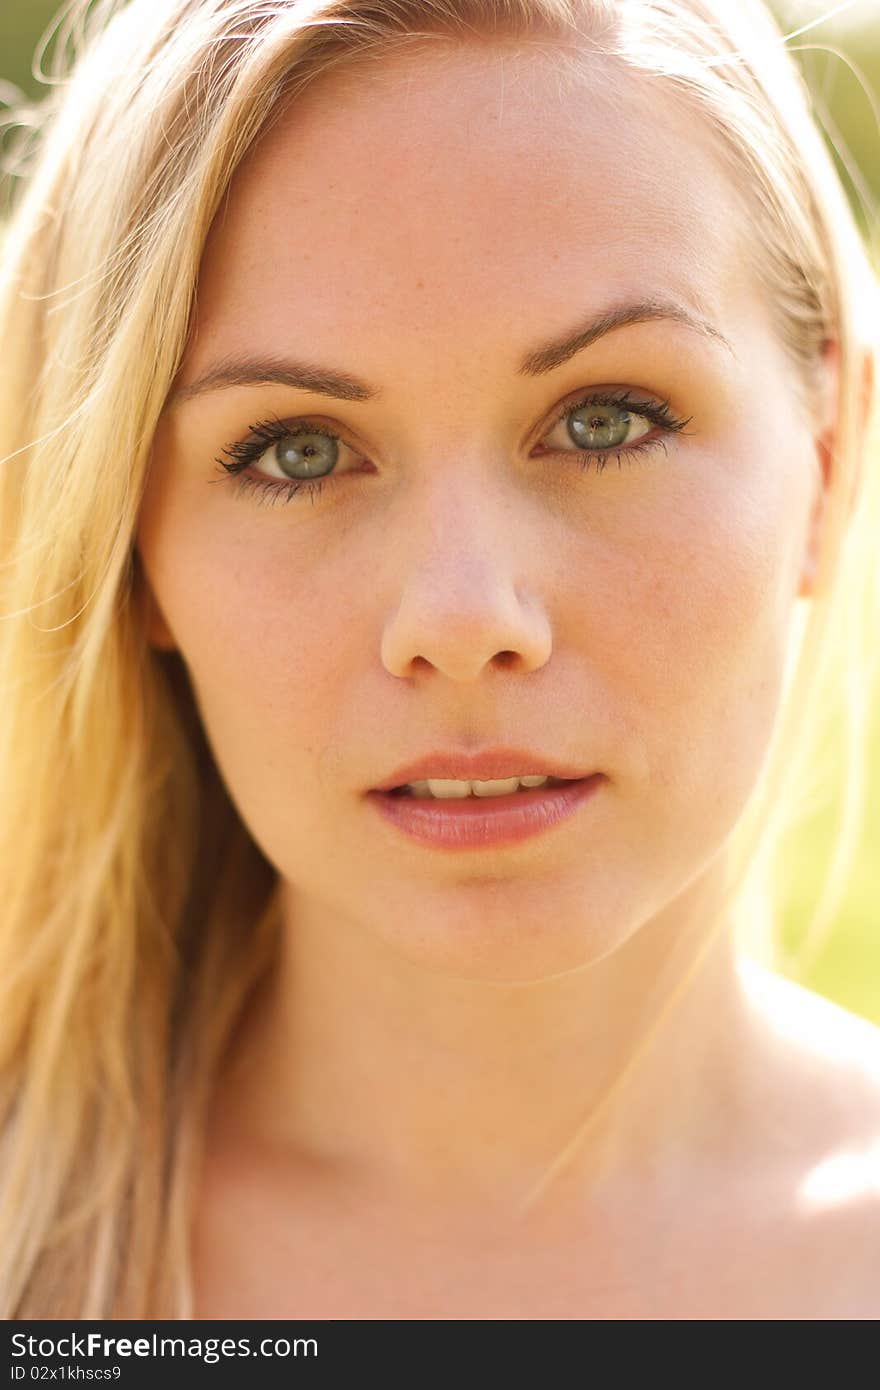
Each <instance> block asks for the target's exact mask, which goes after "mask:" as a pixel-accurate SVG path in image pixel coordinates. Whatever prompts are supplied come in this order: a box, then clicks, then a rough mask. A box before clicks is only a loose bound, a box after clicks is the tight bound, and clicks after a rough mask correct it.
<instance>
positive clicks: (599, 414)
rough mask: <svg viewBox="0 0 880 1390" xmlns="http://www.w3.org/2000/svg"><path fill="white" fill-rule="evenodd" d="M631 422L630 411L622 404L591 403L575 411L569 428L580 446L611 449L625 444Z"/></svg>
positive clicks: (582, 447)
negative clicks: (621, 405)
mask: <svg viewBox="0 0 880 1390" xmlns="http://www.w3.org/2000/svg"><path fill="white" fill-rule="evenodd" d="M579 417H582V418H579ZM631 423H632V416H631V415H630V413H629V411H628V410H622V409H621V407H620V406H617V405H595V404H592V403H590V404H588V405H584V406H581V407H580V409H579V410H577V411H575V412H574V413H573V415H572V416H571V419H570V423H569V427H568V428H569V431H570V433H571V437H572V439H573V440H574V442H575V443H576V444H577V445H578V447H579V448H581V449H610V448H614V446H615V444H623V442H624V440H625V439H626V436H627V433H628V431H629V427H630V425H631Z"/></svg>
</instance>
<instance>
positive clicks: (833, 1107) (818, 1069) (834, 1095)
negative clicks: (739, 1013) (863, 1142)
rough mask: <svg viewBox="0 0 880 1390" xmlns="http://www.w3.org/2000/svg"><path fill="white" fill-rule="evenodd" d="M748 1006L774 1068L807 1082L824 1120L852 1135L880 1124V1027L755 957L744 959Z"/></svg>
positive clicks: (795, 1081)
mask: <svg viewBox="0 0 880 1390" xmlns="http://www.w3.org/2000/svg"><path fill="white" fill-rule="evenodd" d="M739 969H740V979H741V981H742V984H743V991H744V996H745V999H746V1002H747V1007H748V1009H749V1011H750V1013H751V1016H752V1020H753V1022H754V1024H755V1030H756V1034H757V1036H759V1037H761V1039H762V1048H763V1052H764V1058H763V1059H762V1060H764V1061H766V1062H768V1063H769V1064H770V1068H771V1071H770V1074H771V1076H772V1075H775V1074H776V1072H777V1069H781V1070H782V1071H783V1072H784V1073H786V1076H785V1080H786V1082H787V1084H788V1085H790V1086H794V1087H795V1090H796V1093H798V1092H799V1091H800V1088H801V1087H802V1086H804V1087H808V1088H809V1090H810V1092H811V1094H812V1097H813V1102H814V1105H816V1106H819V1107H820V1108H822V1109H823V1110H824V1112H825V1119H826V1120H827V1121H831V1120H832V1119H833V1116H834V1115H836V1116H837V1117H838V1121H837V1122H838V1123H839V1124H840V1125H842V1126H843V1127H844V1128H845V1129H847V1130H849V1129H850V1128H852V1130H853V1134H855V1132H857V1131H859V1130H860V1129H863V1130H864V1132H865V1134H866V1135H871V1134H872V1133H873V1134H874V1135H875V1136H876V1134H877V1126H878V1124H880V1028H878V1027H877V1026H876V1025H875V1024H873V1023H870V1022H869V1021H868V1020H867V1019H864V1018H861V1017H859V1015H857V1014H853V1013H850V1012H849V1011H848V1010H847V1009H843V1008H841V1007H840V1006H839V1005H838V1004H834V1003H832V1002H831V1001H830V1000H829V999H825V998H824V997H823V996H822V995H820V994H816V993H814V992H813V991H812V990H809V989H805V988H804V987H803V986H802V985H798V984H795V983H794V982H793V981H791V980H788V979H785V978H784V977H783V976H782V975H778V974H776V973H774V972H773V971H770V970H767V969H765V968H764V967H762V966H760V965H757V964H755V963H754V962H752V961H749V960H742V961H741V962H740V967H739Z"/></svg>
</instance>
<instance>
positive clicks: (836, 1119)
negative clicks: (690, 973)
mask: <svg viewBox="0 0 880 1390" xmlns="http://www.w3.org/2000/svg"><path fill="white" fill-rule="evenodd" d="M742 979H743V984H744V988H745V997H746V1000H747V1006H748V1008H749V1010H750V1011H752V1017H753V1021H754V1025H755V1028H754V1035H755V1036H756V1037H757V1038H758V1039H759V1045H758V1047H757V1049H756V1054H755V1057H756V1072H757V1084H758V1086H759V1087H760V1089H761V1094H762V1106H761V1111H762V1115H763V1120H762V1130H761V1136H760V1142H759V1149H760V1150H762V1151H763V1154H764V1155H765V1156H766V1159H767V1161H768V1168H769V1170H770V1171H773V1172H775V1174H776V1175H777V1176H778V1177H780V1178H781V1179H782V1182H783V1185H784V1186H783V1188H782V1191H783V1192H784V1193H785V1196H784V1197H783V1199H782V1201H781V1202H780V1203H779V1206H778V1208H777V1211H778V1213H779V1216H780V1219H781V1227H782V1231H781V1233H782V1234H784V1242H785V1244H786V1245H787V1247H788V1250H789V1254H790V1256H792V1257H793V1259H792V1260H791V1261H790V1266H789V1267H790V1268H792V1269H795V1270H798V1271H800V1273H801V1274H802V1275H803V1278H804V1281H805V1283H806V1285H807V1289H808V1290H813V1291H816V1290H819V1289H822V1290H824V1291H825V1292H823V1294H822V1297H821V1300H820V1306H821V1307H822V1308H823V1310H824V1309H827V1311H822V1312H820V1313H818V1314H813V1315H817V1316H825V1317H828V1316H830V1317H843V1318H871V1319H873V1318H877V1317H880V1289H878V1284H877V1269H878V1265H880V1029H878V1028H877V1027H875V1026H874V1025H873V1024H872V1023H869V1022H868V1021H867V1020H865V1019H863V1018H860V1017H858V1016H857V1015H854V1014H852V1013H849V1012H848V1011H847V1010H846V1009H842V1008H840V1007H839V1006H838V1005H836V1004H833V1003H831V1002H830V1001H829V1000H827V999H824V998H822V997H821V996H820V995H817V994H815V993H813V992H812V991H811V990H808V989H804V988H803V987H801V986H800V985H797V984H794V983H792V982H791V981H789V980H786V979H784V978H782V977H781V976H779V975H776V974H773V973H772V972H770V971H767V970H764V969H762V968H761V967H758V966H755V965H752V964H747V965H745V966H744V967H743V968H742ZM756 1158H757V1161H758V1162H759V1163H760V1162H761V1158H760V1154H758V1155H756ZM776 1190H777V1192H779V1191H780V1189H779V1188H776ZM799 1278H800V1275H795V1282H797V1281H798V1279H799ZM828 1291H833V1296H832V1294H831V1293H829V1292H828ZM805 1292H806V1290H805ZM807 1303H808V1300H807Z"/></svg>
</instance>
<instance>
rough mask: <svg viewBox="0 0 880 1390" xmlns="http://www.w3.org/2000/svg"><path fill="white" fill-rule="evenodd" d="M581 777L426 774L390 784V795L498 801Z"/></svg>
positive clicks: (581, 779) (574, 780) (432, 798)
mask: <svg viewBox="0 0 880 1390" xmlns="http://www.w3.org/2000/svg"><path fill="white" fill-rule="evenodd" d="M583 780H584V779H583V778H582V777H550V776H546V777H545V776H534V777H510V778H504V779H496V780H495V781H489V780H485V781H480V780H478V779H473V780H471V779H466V778H461V779H458V780H454V779H448V780H444V781H443V782H442V783H440V782H439V779H428V778H424V779H422V780H420V781H417V782H404V783H402V785H401V786H399V787H389V788H388V789H387V791H386V793H385V794H387V795H388V796H408V797H412V798H413V799H414V800H416V801H465V800H467V801H470V800H480V801H497V800H500V799H501V798H502V797H508V796H522V795H524V794H525V793H528V792H530V791H540V790H542V789H543V788H544V787H562V786H565V785H566V784H567V783H569V782H581V781H583Z"/></svg>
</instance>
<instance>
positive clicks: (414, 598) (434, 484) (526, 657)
mask: <svg viewBox="0 0 880 1390" xmlns="http://www.w3.org/2000/svg"><path fill="white" fill-rule="evenodd" d="M436 463H437V460H436V458H435V459H434V460H433V464H434V466H432V467H431V468H425V469H417V470H414V473H413V475H412V476H413V477H418V478H419V479H421V480H422V481H421V482H419V483H415V482H414V483H413V484H412V487H413V488H414V489H415V488H417V489H418V491H419V497H418V502H417V503H416V504H414V505H413V508H412V512H411V517H412V520H411V522H410V525H409V528H408V534H407V535H406V538H405V540H404V541H403V542H402V543H400V546H399V551H398V562H397V564H396V565H395V566H393V570H394V574H395V577H396V581H397V582H396V589H395V592H394V595H393V602H392V608H391V611H390V613H389V615H388V619H387V622H386V625H385V629H384V632H383V638H382V659H383V663H384V664H385V666H386V668H387V669H388V670H389V671H391V672H392V673H393V674H397V675H409V674H412V673H413V672H414V670H415V669H416V668H417V667H419V666H424V665H425V663H427V664H429V665H430V666H432V667H434V668H436V669H437V670H438V671H442V672H444V673H445V674H446V675H447V676H449V677H451V678H453V679H456V680H472V679H475V678H476V677H477V676H478V675H479V674H480V672H481V671H482V670H483V669H484V668H485V667H486V666H487V664H489V663H492V662H493V661H494V662H495V663H496V664H498V665H503V666H505V667H509V666H511V665H513V664H515V665H516V666H517V667H518V668H520V669H523V670H525V669H534V668H535V667H537V666H540V665H543V664H544V662H546V661H547V660H548V659H549V654H550V646H551V641H550V630H549V624H548V621H547V617H546V615H545V614H544V612H543V610H542V605H541V602H540V596H539V593H538V589H537V585H536V582H535V581H536V578H537V577H536V576H535V575H534V574H532V573H531V569H530V565H531V563H532V562H531V558H530V557H531V555H532V554H533V553H534V547H533V546H531V545H530V543H529V541H528V539H527V538H526V537H524V536H523V534H522V525H523V523H522V519H521V517H520V516H519V513H518V509H517V507H516V505H515V501H514V493H513V490H512V488H511V486H510V483H509V481H508V483H507V485H506V486H505V484H504V481H503V479H504V471H503V470H502V469H501V468H499V467H496V466H495V464H494V463H493V461H492V460H491V459H487V458H486V457H485V456H483V457H481V458H478V457H476V455H475V453H474V450H473V449H472V448H471V449H470V450H468V451H467V452H465V451H462V452H460V453H459V455H458V457H457V458H455V459H454V460H451V461H450V462H449V464H448V465H446V464H444V466H443V467H442V468H438V467H437V466H436ZM508 469H509V465H508Z"/></svg>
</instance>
